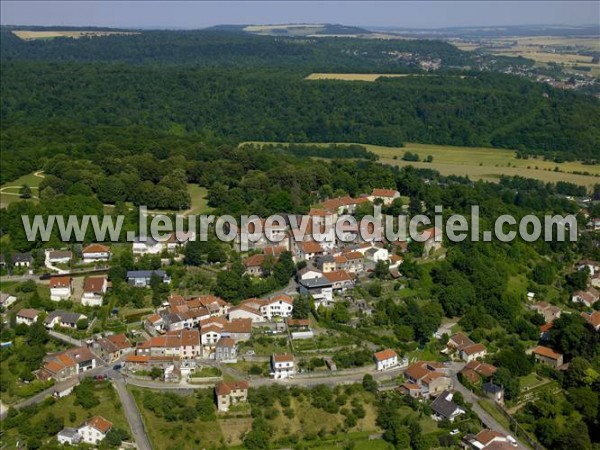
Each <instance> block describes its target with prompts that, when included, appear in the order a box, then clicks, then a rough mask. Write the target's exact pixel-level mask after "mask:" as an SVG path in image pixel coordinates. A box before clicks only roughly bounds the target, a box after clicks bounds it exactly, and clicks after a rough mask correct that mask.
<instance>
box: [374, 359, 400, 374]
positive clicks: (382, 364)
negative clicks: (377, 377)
mask: <svg viewBox="0 0 600 450" xmlns="http://www.w3.org/2000/svg"><path fill="white" fill-rule="evenodd" d="M397 365H398V355H395V356H392V357H391V358H387V359H384V360H381V361H379V360H378V361H377V364H376V366H377V370H387V369H391V368H392V367H396V366H397Z"/></svg>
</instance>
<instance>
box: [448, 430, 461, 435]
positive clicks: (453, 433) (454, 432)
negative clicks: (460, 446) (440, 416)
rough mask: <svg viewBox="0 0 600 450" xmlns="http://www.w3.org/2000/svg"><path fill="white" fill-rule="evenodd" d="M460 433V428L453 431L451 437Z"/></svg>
mask: <svg viewBox="0 0 600 450" xmlns="http://www.w3.org/2000/svg"><path fill="white" fill-rule="evenodd" d="M458 433H460V430H459V429H458V428H456V429H455V430H452V431H451V432H450V436H456V435H457V434H458Z"/></svg>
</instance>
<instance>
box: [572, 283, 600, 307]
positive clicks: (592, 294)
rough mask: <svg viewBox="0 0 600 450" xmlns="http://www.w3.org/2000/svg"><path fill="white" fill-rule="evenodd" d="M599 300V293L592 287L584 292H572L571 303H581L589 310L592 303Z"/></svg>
mask: <svg viewBox="0 0 600 450" xmlns="http://www.w3.org/2000/svg"><path fill="white" fill-rule="evenodd" d="M598 299H600V292H599V291H598V290H597V289H596V288H593V287H589V288H588V289H587V290H586V291H576V292H573V295H572V296H571V301H572V302H573V303H583V304H584V305H585V306H587V307H588V308H591V307H592V305H593V304H594V303H596V302H597V301H598Z"/></svg>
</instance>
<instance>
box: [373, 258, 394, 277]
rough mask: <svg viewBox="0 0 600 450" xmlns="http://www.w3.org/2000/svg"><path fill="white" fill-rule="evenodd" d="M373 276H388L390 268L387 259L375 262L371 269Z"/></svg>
mask: <svg viewBox="0 0 600 450" xmlns="http://www.w3.org/2000/svg"><path fill="white" fill-rule="evenodd" d="M373 276H374V277H375V278H379V279H380V280H383V279H385V278H388V277H389V276H390V268H389V264H388V263H387V261H377V264H375V269H374V270H373Z"/></svg>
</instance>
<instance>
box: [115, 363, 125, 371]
mask: <svg viewBox="0 0 600 450" xmlns="http://www.w3.org/2000/svg"><path fill="white" fill-rule="evenodd" d="M122 368H123V366H122V365H121V364H115V365H114V366H113V370H121V369H122Z"/></svg>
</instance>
